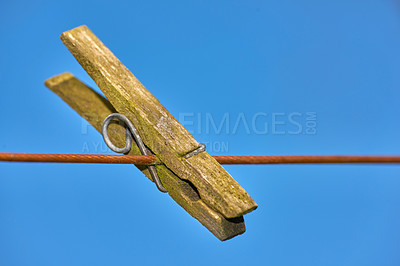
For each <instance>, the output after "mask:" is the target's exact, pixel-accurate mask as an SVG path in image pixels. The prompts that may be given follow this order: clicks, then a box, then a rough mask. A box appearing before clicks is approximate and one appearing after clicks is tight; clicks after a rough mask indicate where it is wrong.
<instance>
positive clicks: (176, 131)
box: [61, 26, 257, 218]
mask: <svg viewBox="0 0 400 266" xmlns="http://www.w3.org/2000/svg"><path fill="white" fill-rule="evenodd" d="M61 40H62V41H63V43H64V44H65V45H66V46H67V48H68V49H69V50H70V52H71V53H72V54H73V55H74V56H75V58H76V59H77V61H78V62H79V63H80V64H81V65H82V67H83V68H84V69H85V70H86V72H87V73H88V74H89V75H90V76H91V77H92V79H93V80H94V81H95V82H96V84H97V85H98V86H99V88H100V89H101V90H102V91H103V93H104V94H105V96H106V97H107V98H108V100H109V101H110V102H111V104H112V106H113V107H114V108H115V109H116V110H117V111H118V112H119V113H121V114H123V115H125V116H126V117H128V118H129V119H130V120H131V121H132V122H133V124H134V125H135V127H136V128H137V129H138V131H139V134H140V135H141V136H142V139H143V141H144V143H145V145H146V146H147V147H148V148H149V149H150V150H151V151H152V152H153V153H154V154H155V155H156V156H158V157H159V159H160V160H161V161H162V162H163V163H164V164H165V166H166V167H167V168H169V169H170V170H171V171H172V172H173V173H174V174H175V175H176V176H178V177H179V178H180V179H183V180H187V181H188V182H190V183H192V184H193V185H194V186H195V187H196V189H197V191H198V193H199V195H200V198H201V199H202V201H203V202H205V203H206V204H207V205H208V206H209V207H210V208H212V209H214V210H215V211H217V212H218V213H220V214H222V215H223V216H224V217H226V218H236V217H240V216H242V215H244V214H246V213H248V212H250V211H252V210H254V209H255V208H257V204H256V203H255V201H254V200H253V199H252V198H251V197H250V196H249V195H248V194H247V192H246V191H245V190H244V189H243V188H242V187H241V186H240V185H239V184H238V183H237V182H236V181H235V180H234V179H233V178H232V177H231V176H230V175H229V173H228V172H227V171H225V169H224V168H223V167H222V166H221V165H220V164H219V163H218V162H216V161H215V160H214V159H213V158H212V157H211V156H210V155H209V154H208V153H206V152H202V153H200V154H198V155H195V156H193V157H191V158H189V159H185V158H184V155H185V154H187V153H189V152H191V151H193V150H195V149H196V148H198V147H199V143H198V142H197V141H196V140H195V139H194V138H193V137H192V136H191V135H190V134H189V132H188V131H187V130H186V129H185V128H184V127H183V126H182V125H181V124H180V123H179V122H178V121H177V120H176V119H175V118H174V117H173V116H172V115H171V114H170V113H169V112H168V110H167V109H166V108H165V107H164V106H162V105H161V103H160V102H159V101H158V100H157V99H156V98H155V97H154V96H153V95H152V94H151V93H150V92H149V91H148V90H147V89H146V88H145V87H144V86H143V85H142V84H141V83H140V82H139V80H138V79H137V78H136V77H135V76H134V75H133V74H132V73H131V72H130V71H129V70H128V69H127V68H126V67H125V66H124V65H123V64H122V63H121V62H120V61H119V60H118V58H116V57H115V55H114V54H113V53H112V52H111V51H110V50H109V49H108V48H107V47H106V46H105V45H104V44H103V43H102V42H101V41H100V40H99V39H98V38H97V37H96V36H95V35H94V34H93V33H92V32H91V31H90V30H89V28H87V27H86V26H80V27H77V28H75V29H72V30H70V31H67V32H64V33H63V34H62V35H61Z"/></svg>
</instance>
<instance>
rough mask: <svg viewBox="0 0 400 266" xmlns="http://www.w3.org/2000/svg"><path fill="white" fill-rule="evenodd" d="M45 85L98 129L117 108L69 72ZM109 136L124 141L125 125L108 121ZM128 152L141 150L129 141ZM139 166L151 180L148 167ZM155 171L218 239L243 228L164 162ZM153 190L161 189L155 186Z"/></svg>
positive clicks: (132, 152) (230, 235)
mask: <svg viewBox="0 0 400 266" xmlns="http://www.w3.org/2000/svg"><path fill="white" fill-rule="evenodd" d="M45 84H46V86H47V87H48V88H49V89H50V90H52V91H53V92H55V93H56V94H57V95H58V96H60V98H61V99H63V100H64V101H65V102H66V103H67V104H68V105H69V106H71V107H72V109H74V110H75V111H76V112H77V113H78V114H79V115H81V116H82V117H84V118H85V119H86V120H87V121H88V122H89V123H90V124H91V125H92V126H93V127H94V128H95V129H96V130H97V131H99V132H101V126H102V123H103V121H104V119H105V118H106V117H107V116H108V115H109V114H111V113H115V112H116V110H115V109H114V108H113V106H112V105H111V104H110V102H109V101H108V100H107V99H105V98H104V97H103V96H101V95H100V94H98V93H97V92H95V91H94V90H93V89H91V88H90V87H88V86H87V85H85V84H84V83H82V82H81V81H80V80H78V79H77V78H75V77H74V76H73V75H72V74H70V73H64V74H60V75H58V76H55V77H53V78H50V79H48V80H46V82H45ZM109 136H110V139H111V140H112V142H113V143H114V144H116V145H117V146H120V147H122V146H124V145H125V128H124V127H123V126H121V125H119V124H117V123H116V124H110V127H109ZM129 154H132V155H138V154H141V153H140V151H139V149H138V147H137V146H136V145H132V149H131V151H130V153H129ZM138 168H139V169H140V170H141V171H142V172H143V173H144V174H145V175H146V176H147V177H148V178H149V179H150V180H151V176H150V173H149V172H148V170H147V167H144V166H138ZM156 168H157V173H158V175H159V177H160V179H161V182H162V183H163V185H164V186H165V188H166V189H167V190H168V194H169V195H170V196H171V197H172V199H174V200H175V201H176V202H177V203H178V204H179V205H180V206H181V207H183V208H184V209H185V210H186V211H187V212H188V213H189V214H190V215H191V216H193V217H194V218H196V219H197V220H198V221H200V223H202V224H203V225H204V226H205V227H206V228H207V229H208V230H209V231H210V232H212V233H213V234H214V235H215V236H216V237H217V238H218V239H220V240H227V239H229V238H232V237H234V236H236V235H239V234H242V233H244V232H245V230H246V229H245V224H244V219H243V217H238V218H235V219H226V218H224V217H223V216H222V215H221V214H220V213H218V212H216V211H214V210H213V209H211V208H210V207H208V206H207V204H205V203H204V202H203V201H202V200H201V199H200V197H199V195H198V194H197V192H196V190H195V189H193V187H192V185H191V184H190V183H189V182H186V181H184V180H182V179H180V178H179V177H177V176H176V175H175V174H174V173H173V172H171V171H170V170H169V169H168V168H167V167H165V166H164V165H157V166H156ZM154 191H155V193H160V192H158V190H156V188H154Z"/></svg>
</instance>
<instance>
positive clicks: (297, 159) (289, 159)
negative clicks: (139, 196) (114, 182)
mask: <svg viewBox="0 0 400 266" xmlns="http://www.w3.org/2000/svg"><path fill="white" fill-rule="evenodd" d="M213 157H214V158H215V159H216V160H217V161H218V162H219V163H220V164H360V163H362V164H368V163H371V164H379V163H400V156H372V155H370V156H365V155H261V156H213ZM0 161H7V162H41V163H45V162H47V163H100V164H135V165H153V164H162V163H161V162H160V161H159V160H158V158H157V157H156V156H153V155H106V154H46V153H9V152H0Z"/></svg>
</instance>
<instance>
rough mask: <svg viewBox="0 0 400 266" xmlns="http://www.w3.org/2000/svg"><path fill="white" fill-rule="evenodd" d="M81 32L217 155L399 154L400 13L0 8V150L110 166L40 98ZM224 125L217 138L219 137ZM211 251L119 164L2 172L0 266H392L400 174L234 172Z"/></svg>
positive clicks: (363, 5) (199, 233)
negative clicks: (66, 35)
mask: <svg viewBox="0 0 400 266" xmlns="http://www.w3.org/2000/svg"><path fill="white" fill-rule="evenodd" d="M82 24H86V25H88V26H89V27H90V28H91V29H92V31H93V32H94V33H95V34H96V35H97V36H99V38H100V39H101V40H102V41H103V42H104V43H105V44H106V45H107V46H108V47H109V48H110V49H111V50H112V51H113V52H114V53H115V54H116V55H117V56H118V57H119V58H120V59H121V61H122V62H123V63H124V64H125V65H126V66H127V67H128V68H129V69H130V70H131V71H132V72H133V73H134V74H135V75H136V76H137V77H138V79H139V80H140V81H141V82H142V83H143V84H144V85H145V86H146V87H147V88H148V89H149V90H150V91H151V92H152V93H153V94H154V95H155V96H156V97H157V98H158V99H159V100H160V101H161V103H162V104H164V105H165V106H166V107H167V109H168V110H170V112H171V113H172V114H173V115H175V116H176V117H177V118H179V119H180V120H181V122H182V123H183V124H184V125H185V126H186V127H187V129H188V130H190V131H191V132H192V133H193V135H194V136H195V137H196V139H197V140H198V141H201V142H205V143H207V144H208V150H209V152H210V153H211V154H214V155H223V154H228V155H253V154H254V155H263V154H399V153H400V140H399V129H400V119H399V117H400V109H399V106H400V90H399V88H400V75H399V73H400V49H399V47H400V6H399V3H398V2H397V1H394V0H392V1H385V0H383V1H382V0H380V1H378V0H377V1H368V0H366V1H360V0H359V1H351V0H347V1H307V0H304V1H295V0H291V1H289V0H283V1H257V0H255V1H174V0H171V1H151V0H150V1H117V0H116V1H112V2H106V1H76V0H72V1H68V2H65V1H63V2H61V1H4V0H2V1H0V36H1V37H0V50H1V60H0V84H1V88H0V112H1V114H2V117H3V119H2V124H1V126H0V128H1V130H0V150H1V151H7V152H44V153H110V154H111V153H112V152H110V151H109V150H107V149H106V148H105V146H104V144H103V141H102V138H101V136H100V134H98V133H97V132H95V130H93V129H92V128H90V127H89V126H88V125H87V124H86V123H85V122H84V121H82V119H81V118H80V117H79V116H78V115H77V114H76V113H75V112H74V111H72V110H71V109H70V108H69V107H68V106H67V105H66V104H65V103H63V102H62V101H61V100H60V99H59V98H58V97H57V96H55V95H54V94H53V93H52V92H50V91H49V90H48V89H47V88H46V87H45V86H44V84H43V82H44V80H45V79H47V78H49V77H51V76H53V75H56V74H59V73H62V72H65V71H69V72H71V73H73V74H74V75H76V76H77V77H78V78H80V79H81V80H83V81H84V82H86V83H87V84H89V85H91V86H92V87H93V88H95V89H96V90H98V88H97V87H96V85H95V84H94V82H93V81H92V80H91V79H90V77H89V76H88V75H87V74H86V73H85V72H84V70H83V69H82V68H81V67H80V65H79V64H78V63H77V62H76V61H75V59H74V58H73V56H72V55H71V54H70V53H69V52H68V50H67V49H66V48H65V47H64V46H63V44H62V43H61V41H60V39H59V35H60V34H61V33H62V32H63V31H66V30H69V29H71V28H74V27H76V26H79V25H82ZM219 127H221V129H219ZM226 169H227V170H228V171H229V172H230V173H231V175H232V176H233V177H234V178H235V179H236V180H237V181H238V182H239V183H240V184H241V185H242V186H243V187H244V188H245V189H246V190H247V191H248V192H249V194H250V195H251V196H252V197H253V198H254V199H255V200H256V202H257V203H258V205H259V208H258V209H257V210H256V211H254V212H252V213H251V214H249V215H246V217H245V220H246V226H247V232H246V233H245V234H244V235H242V236H239V237H236V238H234V239H232V240H229V241H226V242H220V241H219V240H217V239H216V238H215V237H214V236H213V235H212V234H211V233H209V232H208V231H207V230H206V229H205V228H204V227H202V226H201V225H200V223H198V222H197V221H196V220H194V219H193V218H191V217H190V216H189V215H188V214H187V213H186V212H185V211H184V210H183V209H182V208H180V207H179V206H178V205H177V204H175V202H173V201H172V199H170V198H169V197H168V196H167V195H165V194H162V193H160V192H159V191H157V189H156V188H155V186H154V184H153V183H151V182H149V181H148V179H147V178H145V177H144V176H143V175H142V174H141V173H140V172H139V171H138V170H136V168H135V167H133V166H129V165H72V164H29V163H0V265H6V266H12V265H41V266H43V265H160V264H162V265H169V264H171V265H203V264H210V265H213V264H222V263H223V264H228V263H229V264H231V265H244V264H245V265H260V264H263V265H305V266H311V265H363V266H366V265H380V266H386V265H399V264H400V255H399V252H398V247H399V245H400V229H399V226H398V225H399V224H400V207H399V206H400V196H399V193H398V191H399V189H400V179H399V174H400V167H399V166H372V165H368V166H357V165H343V166H340V165H329V166H328V165H320V166H312V165H309V166H307V165H303V166H271V165H270V166H226Z"/></svg>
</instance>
